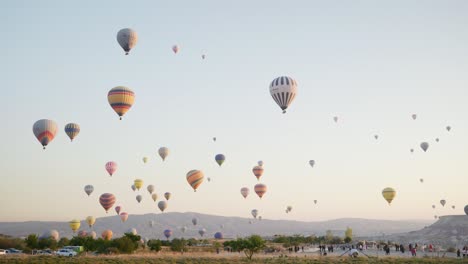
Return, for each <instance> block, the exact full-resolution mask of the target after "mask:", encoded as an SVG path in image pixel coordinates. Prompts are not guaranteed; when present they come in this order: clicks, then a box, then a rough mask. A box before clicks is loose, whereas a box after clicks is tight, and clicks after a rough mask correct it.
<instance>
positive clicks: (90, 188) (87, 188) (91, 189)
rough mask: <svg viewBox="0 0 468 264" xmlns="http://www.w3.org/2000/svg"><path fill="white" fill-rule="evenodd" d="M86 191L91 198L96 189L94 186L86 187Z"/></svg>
mask: <svg viewBox="0 0 468 264" xmlns="http://www.w3.org/2000/svg"><path fill="white" fill-rule="evenodd" d="M84 191H85V193H86V194H87V195H88V196H90V195H91V194H92V193H93V191H94V187H93V186H92V185H86V186H85V187H84Z"/></svg>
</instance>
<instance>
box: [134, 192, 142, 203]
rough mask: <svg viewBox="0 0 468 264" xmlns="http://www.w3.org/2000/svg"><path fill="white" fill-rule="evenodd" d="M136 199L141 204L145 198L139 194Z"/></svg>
mask: <svg viewBox="0 0 468 264" xmlns="http://www.w3.org/2000/svg"><path fill="white" fill-rule="evenodd" d="M135 198H136V200H137V202H138V203H140V202H141V200H143V196H141V195H140V194H138V195H137V196H136V197H135Z"/></svg>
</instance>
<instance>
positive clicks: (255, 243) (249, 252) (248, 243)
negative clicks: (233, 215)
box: [238, 235, 266, 260]
mask: <svg viewBox="0 0 468 264" xmlns="http://www.w3.org/2000/svg"><path fill="white" fill-rule="evenodd" d="M238 243H239V245H238V246H240V249H243V250H244V254H245V255H246V256H247V258H248V259H249V260H251V259H252V256H253V254H255V253H257V252H259V251H260V250H262V249H263V248H265V244H266V243H265V240H263V239H262V238H261V237H260V236H258V235H253V236H250V237H248V238H246V239H238Z"/></svg>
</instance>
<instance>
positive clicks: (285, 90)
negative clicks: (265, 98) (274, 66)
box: [270, 76, 297, 114]
mask: <svg viewBox="0 0 468 264" xmlns="http://www.w3.org/2000/svg"><path fill="white" fill-rule="evenodd" d="M270 94H271V97H273V100H275V102H276V103H277V104H278V106H279V107H280V108H281V110H283V114H285V113H286V109H287V108H288V107H289V105H290V104H291V103H292V101H293V100H294V98H295V97H296V94H297V83H296V81H295V80H294V79H293V78H291V77H287V76H281V77H278V78H276V79H274V80H273V81H272V82H271V84H270Z"/></svg>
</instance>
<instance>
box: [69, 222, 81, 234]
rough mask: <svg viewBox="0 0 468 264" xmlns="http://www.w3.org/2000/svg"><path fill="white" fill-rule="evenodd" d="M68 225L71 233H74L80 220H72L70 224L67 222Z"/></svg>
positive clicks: (78, 227)
mask: <svg viewBox="0 0 468 264" xmlns="http://www.w3.org/2000/svg"><path fill="white" fill-rule="evenodd" d="M68 225H69V226H70V228H71V230H72V231H73V233H75V232H76V230H78V229H80V226H81V223H80V220H76V219H73V220H71V221H70V222H68Z"/></svg>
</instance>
